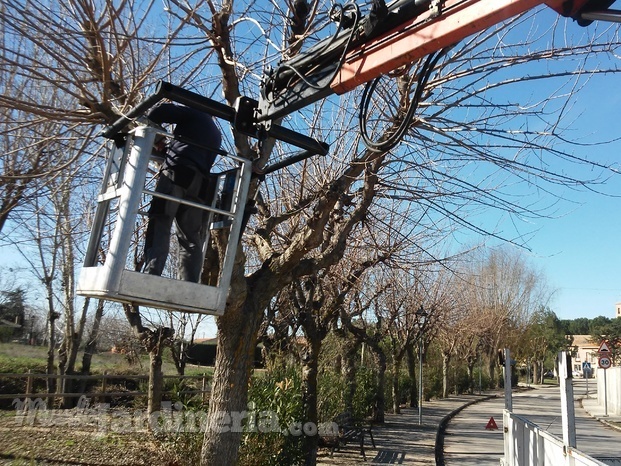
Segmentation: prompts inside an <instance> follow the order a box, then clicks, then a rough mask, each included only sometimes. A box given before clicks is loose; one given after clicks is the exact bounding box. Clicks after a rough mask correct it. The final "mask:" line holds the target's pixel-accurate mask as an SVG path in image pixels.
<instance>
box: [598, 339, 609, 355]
mask: <svg viewBox="0 0 621 466" xmlns="http://www.w3.org/2000/svg"><path fill="white" fill-rule="evenodd" d="M597 352H598V353H610V348H609V347H608V343H606V340H603V341H602V342H601V343H600V345H599V349H598V350H597Z"/></svg>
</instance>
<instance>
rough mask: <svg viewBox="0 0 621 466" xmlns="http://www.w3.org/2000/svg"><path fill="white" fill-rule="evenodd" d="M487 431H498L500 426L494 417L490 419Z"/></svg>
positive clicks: (486, 427)
mask: <svg viewBox="0 0 621 466" xmlns="http://www.w3.org/2000/svg"><path fill="white" fill-rule="evenodd" d="M485 429H486V430H498V426H497V425H496V421H494V418H493V417H490V418H489V421H488V422H487V425H486V426H485Z"/></svg>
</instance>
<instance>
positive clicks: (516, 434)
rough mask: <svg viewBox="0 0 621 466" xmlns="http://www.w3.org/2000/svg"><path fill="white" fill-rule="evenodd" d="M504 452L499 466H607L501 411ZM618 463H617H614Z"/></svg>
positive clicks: (517, 417) (529, 423) (514, 415)
mask: <svg viewBox="0 0 621 466" xmlns="http://www.w3.org/2000/svg"><path fill="white" fill-rule="evenodd" d="M503 421H504V436H505V438H504V450H505V456H504V458H502V459H501V460H500V464H501V466H563V465H566V466H610V465H611V464H613V465H615V466H616V465H617V464H618V465H619V466H621V462H618V463H617V462H615V463H610V462H606V463H602V462H601V461H599V460H596V459H595V458H592V457H590V456H588V455H585V454H584V453H582V452H581V451H579V450H576V449H575V448H571V447H569V446H567V445H564V444H563V441H562V440H561V439H559V438H557V437H555V436H554V435H552V434H550V433H548V432H546V431H544V430H542V429H541V428H540V427H539V426H537V425H536V424H533V423H532V422H530V421H528V420H527V419H524V418H522V417H520V416H518V415H516V414H515V413H512V412H510V411H508V410H506V409H505V410H504V414H503ZM617 461H618V460H617Z"/></svg>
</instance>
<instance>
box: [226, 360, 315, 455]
mask: <svg viewBox="0 0 621 466" xmlns="http://www.w3.org/2000/svg"><path fill="white" fill-rule="evenodd" d="M248 400H249V403H248V405H249V407H248V408H249V409H248V410H249V412H251V413H253V414H252V415H251V416H249V418H247V419H246V421H247V423H246V426H245V427H246V432H245V433H244V435H243V439H242V445H241V449H240V453H239V460H238V463H239V465H240V466H289V465H296V464H301V463H303V461H304V450H303V436H302V435H299V433H301V426H299V424H298V423H299V422H301V421H302V420H303V405H302V384H301V377H300V369H299V367H295V366H291V365H287V366H285V367H278V368H275V369H272V370H269V371H267V372H266V373H264V374H262V375H255V376H254V377H253V378H252V380H251V383H250V388H249V391H248ZM298 427H299V429H298Z"/></svg>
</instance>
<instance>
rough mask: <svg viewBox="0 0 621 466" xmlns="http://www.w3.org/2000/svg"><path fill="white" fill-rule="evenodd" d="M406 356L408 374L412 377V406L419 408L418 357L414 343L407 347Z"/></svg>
mask: <svg viewBox="0 0 621 466" xmlns="http://www.w3.org/2000/svg"><path fill="white" fill-rule="evenodd" d="M406 356H407V359H406V361H407V365H408V375H409V377H410V408H418V379H417V378H416V359H415V357H414V347H413V346H412V345H409V346H408V347H407V350H406Z"/></svg>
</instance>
